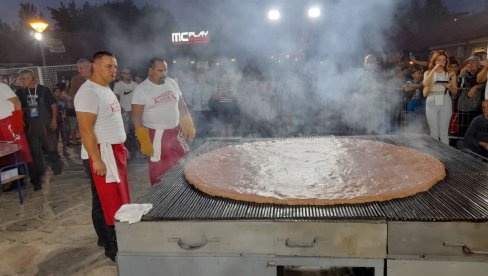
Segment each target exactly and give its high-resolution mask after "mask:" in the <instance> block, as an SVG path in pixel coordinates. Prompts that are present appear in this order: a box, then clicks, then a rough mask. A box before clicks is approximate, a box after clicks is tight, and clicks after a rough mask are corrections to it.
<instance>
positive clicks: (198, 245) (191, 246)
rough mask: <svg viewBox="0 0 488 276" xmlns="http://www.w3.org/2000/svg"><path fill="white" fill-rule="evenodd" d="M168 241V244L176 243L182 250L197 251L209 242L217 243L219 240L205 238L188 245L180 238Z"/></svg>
mask: <svg viewBox="0 0 488 276" xmlns="http://www.w3.org/2000/svg"><path fill="white" fill-rule="evenodd" d="M168 241H169V242H176V243H177V244H178V246H179V247H180V248H182V249H185V250H195V249H199V248H202V247H204V246H205V245H207V243H209V242H219V241H220V240H219V239H205V238H203V239H202V240H201V241H198V242H193V243H188V242H185V241H183V239H182V238H169V239H168Z"/></svg>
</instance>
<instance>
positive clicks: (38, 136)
mask: <svg viewBox="0 0 488 276" xmlns="http://www.w3.org/2000/svg"><path fill="white" fill-rule="evenodd" d="M27 141H28V142H29V147H30V150H31V153H32V163H30V164H29V175H30V178H31V182H32V183H33V184H35V182H36V181H40V179H41V176H42V174H43V173H44V171H45V168H44V156H45V157H46V161H47V163H48V164H49V165H50V166H51V168H52V170H53V172H54V174H60V173H61V170H62V164H61V161H60V160H59V155H58V148H57V147H58V139H57V131H56V130H55V131H50V130H46V127H45V126H44V123H43V121H42V120H39V119H32V120H30V122H29V128H28V129H27Z"/></svg>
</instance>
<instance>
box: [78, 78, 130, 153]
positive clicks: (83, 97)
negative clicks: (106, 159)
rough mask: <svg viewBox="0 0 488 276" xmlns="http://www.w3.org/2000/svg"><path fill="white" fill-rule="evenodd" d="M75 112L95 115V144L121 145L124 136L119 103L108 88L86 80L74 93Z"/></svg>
mask: <svg viewBox="0 0 488 276" xmlns="http://www.w3.org/2000/svg"><path fill="white" fill-rule="evenodd" d="M75 110H76V111H78V112H89V113H93V114H95V115H97V119H96V121H95V135H96V136H97V143H99V144H101V143H108V144H122V143H124V142H125V139H126V134H125V130H124V123H123V121H122V114H121V108H120V104H119V101H118V100H117V97H116V96H115V94H114V93H113V92H112V90H110V88H109V87H108V86H107V87H103V86H101V85H99V84H97V83H95V82H93V81H91V80H87V81H86V82H85V83H83V85H81V87H80V89H79V90H78V92H77V93H76V96H75Z"/></svg>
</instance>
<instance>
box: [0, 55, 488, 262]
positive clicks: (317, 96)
mask: <svg viewBox="0 0 488 276" xmlns="http://www.w3.org/2000/svg"><path fill="white" fill-rule="evenodd" d="M409 61H410V63H408V62H407V60H405V59H404V58H403V56H402V54H401V52H399V51H393V52H392V53H391V54H390V55H389V56H387V57H386V58H385V57H383V56H381V55H379V54H378V53H372V52H369V53H367V54H366V56H365V59H364V64H363V65H364V66H363V68H362V69H361V70H351V71H347V70H346V69H344V68H343V67H341V68H340V69H337V68H335V69H334V70H339V73H338V74H345V75H347V78H349V79H351V78H352V79H353V80H354V81H352V82H346V83H343V84H342V85H336V86H328V85H324V83H322V82H321V80H322V78H321V77H320V76H318V75H317V74H315V75H313V74H309V71H307V70H306V69H305V68H303V67H300V66H293V67H287V68H281V69H275V70H274V71H273V70H271V71H269V72H266V73H264V72H263V70H262V69H261V68H258V66H255V65H247V66H245V67H244V68H243V69H238V67H237V66H235V65H233V64H232V63H227V64H225V63H221V64H219V66H212V67H207V68H204V69H197V70H188V71H183V70H178V71H176V72H175V74H170V73H168V64H167V63H166V61H165V60H164V59H162V58H153V59H151V60H149V61H148V64H147V67H146V69H147V78H146V79H144V80H139V81H135V79H136V78H135V76H134V73H133V71H132V70H131V69H130V67H128V66H124V67H121V69H117V60H116V58H115V56H114V55H113V54H112V53H110V52H106V51H102V52H97V53H95V55H94V56H93V59H92V60H91V61H89V60H87V59H80V60H79V61H78V62H77V64H76V65H77V69H78V74H77V75H75V76H74V77H73V78H72V79H71V81H70V82H69V83H70V85H69V86H68V85H66V83H59V84H57V85H56V87H54V89H53V91H52V92H51V90H50V89H49V88H48V87H45V86H43V85H41V84H39V83H37V82H36V81H35V75H34V73H33V72H32V71H31V70H28V69H22V70H20V71H19V73H18V80H19V82H18V85H19V88H18V89H16V91H15V92H14V91H12V89H10V87H9V86H7V85H5V84H3V83H0V92H1V96H2V97H1V99H0V140H1V141H13V142H15V143H18V144H20V145H22V152H21V153H20V155H19V158H20V160H21V161H25V162H27V163H28V165H29V179H30V182H31V183H32V184H33V186H34V190H36V191H37V190H40V189H42V181H41V177H42V175H43V173H44V172H45V170H46V169H45V163H47V164H48V165H49V166H50V167H51V169H52V171H53V173H54V174H55V175H57V174H60V173H61V172H62V163H61V162H60V153H58V143H59V142H61V144H62V153H61V154H62V155H65V156H68V155H69V153H68V152H67V150H66V147H68V146H73V145H79V144H82V145H81V153H80V156H81V159H82V160H83V165H84V167H85V171H86V173H87V175H88V176H89V178H90V182H91V190H92V196H93V201H92V219H93V224H94V228H95V230H96V233H97V235H98V238H99V239H98V245H100V246H103V247H105V254H106V255H107V257H109V258H110V259H112V260H115V256H116V254H117V242H116V236H115V231H114V228H113V225H114V216H115V213H116V211H117V210H118V209H119V207H120V206H121V205H123V204H125V203H129V202H130V194H129V188H128V187H129V185H128V177H127V161H128V160H131V159H132V158H136V157H137V156H138V155H142V156H144V158H145V159H146V160H147V165H148V171H149V178H150V183H151V185H155V184H157V183H158V182H159V178H160V176H161V175H163V174H164V173H165V172H167V171H168V170H169V169H171V168H172V167H173V166H175V165H176V164H178V162H179V161H180V160H181V159H182V158H183V157H184V156H185V155H186V154H187V153H188V152H189V150H190V148H189V143H190V142H192V141H193V140H194V139H196V138H197V139H198V138H205V137H207V136H209V135H215V136H225V137H228V136H233V135H239V136H247V137H285V136H299V135H322V134H334V133H340V134H351V133H352V134H384V133H392V132H394V131H396V130H397V129H398V128H400V127H402V126H404V125H405V124H406V123H408V125H409V127H411V129H416V130H418V131H420V132H425V133H427V132H428V133H430V135H431V136H432V138H434V139H436V140H439V141H440V142H442V143H444V144H449V134H450V133H451V134H452V132H454V131H455V132H456V133H457V134H458V135H462V136H464V137H465V139H464V141H463V142H464V143H461V144H460V145H459V147H460V148H461V149H463V150H469V151H470V152H474V153H476V154H479V155H481V156H484V157H488V127H487V125H488V99H487V98H486V97H487V95H486V94H487V92H486V79H487V75H488V66H487V65H486V63H485V64H484V65H483V66H481V63H480V57H479V56H476V55H473V56H470V57H469V58H467V59H466V60H465V61H464V64H463V66H462V68H459V67H461V66H459V62H457V61H456V60H454V59H453V58H452V57H449V55H448V54H447V53H446V52H445V51H442V50H439V51H434V52H433V53H432V54H431V57H430V58H429V61H428V62H422V61H417V60H415V59H413V58H410V60H409ZM456 64H457V65H458V66H457V67H456V66H453V65H456ZM424 67H426V68H425V71H424ZM329 69H331V68H329ZM118 72H119V74H117V73H118ZM351 72H352V73H351ZM169 76H173V77H169ZM334 76H335V75H334ZM334 76H332V77H330V78H329V77H324V78H325V79H326V80H327V81H329V80H330V79H332V78H333V77H334ZM338 82H339V83H340V81H338ZM330 88H332V89H331V90H334V91H332V92H330V91H329V92H323V90H327V89H330ZM343 98H345V99H346V100H342V99H343ZM456 120H461V121H463V122H464V123H463V124H460V123H456ZM194 122H195V123H194ZM427 129H428V131H427ZM351 131H352V132H351ZM80 139H81V140H80ZM81 142H82V143H81ZM108 183H117V185H107V184H108Z"/></svg>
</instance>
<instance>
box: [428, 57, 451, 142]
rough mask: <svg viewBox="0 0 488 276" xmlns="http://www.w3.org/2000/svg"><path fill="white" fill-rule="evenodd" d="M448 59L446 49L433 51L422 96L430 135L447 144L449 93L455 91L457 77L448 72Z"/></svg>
mask: <svg viewBox="0 0 488 276" xmlns="http://www.w3.org/2000/svg"><path fill="white" fill-rule="evenodd" d="M447 68H449V59H448V55H447V53H446V51H444V50H438V51H434V53H433V55H432V57H431V58H430V62H429V66H428V70H427V71H425V73H424V82H423V84H424V89H423V94H424V97H427V100H426V108H425V114H426V116H427V123H428V124H429V130H430V136H432V138H434V139H436V140H440V141H441V142H442V143H444V144H446V145H448V144H449V135H448V134H449V122H450V120H451V115H452V102H451V96H450V95H451V94H453V95H455V94H456V93H457V79H456V76H455V75H454V73H452V72H448V69H447Z"/></svg>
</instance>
